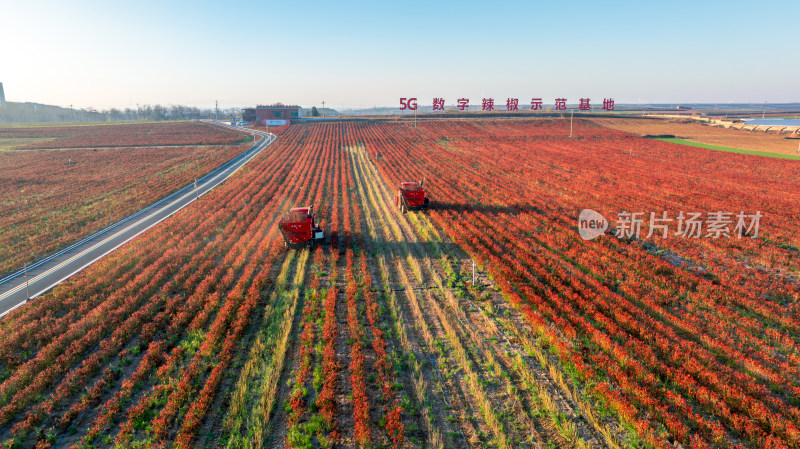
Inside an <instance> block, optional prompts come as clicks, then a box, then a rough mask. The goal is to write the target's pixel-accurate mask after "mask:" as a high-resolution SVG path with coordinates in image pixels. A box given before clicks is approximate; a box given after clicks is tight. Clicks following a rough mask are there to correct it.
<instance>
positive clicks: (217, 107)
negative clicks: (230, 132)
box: [214, 100, 219, 120]
mask: <svg viewBox="0 0 800 449" xmlns="http://www.w3.org/2000/svg"><path fill="white" fill-rule="evenodd" d="M214 118H215V119H216V120H219V101H218V100H214Z"/></svg>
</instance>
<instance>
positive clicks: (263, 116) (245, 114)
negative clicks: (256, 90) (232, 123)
mask: <svg viewBox="0 0 800 449" xmlns="http://www.w3.org/2000/svg"><path fill="white" fill-rule="evenodd" d="M298 117H300V106H297V105H283V104H274V105H271V106H264V105H258V106H256V107H255V108H246V109H245V110H244V111H242V120H244V121H246V122H248V123H254V122H260V121H264V120H292V119H296V118H298Z"/></svg>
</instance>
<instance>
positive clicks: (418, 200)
mask: <svg viewBox="0 0 800 449" xmlns="http://www.w3.org/2000/svg"><path fill="white" fill-rule="evenodd" d="M424 184H425V179H424V178H423V179H422V181H420V182H401V183H400V185H399V186H398V189H397V195H395V197H394V205H395V206H397V207H399V208H400V211H401V212H403V213H405V212H406V211H409V210H420V209H421V210H427V209H428V205H429V204H430V200H429V199H428V198H425V190H424V189H423V188H422V186H423V185H424Z"/></svg>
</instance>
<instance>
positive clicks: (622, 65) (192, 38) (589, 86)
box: [0, 0, 800, 108]
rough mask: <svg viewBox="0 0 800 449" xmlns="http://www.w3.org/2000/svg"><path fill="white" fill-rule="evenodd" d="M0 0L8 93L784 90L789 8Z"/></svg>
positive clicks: (791, 22)
mask: <svg viewBox="0 0 800 449" xmlns="http://www.w3.org/2000/svg"><path fill="white" fill-rule="evenodd" d="M655 3H656V2H651V1H641V0H640V1H614V2H599V1H573V2H568V1H564V2H556V1H552V0H551V1H546V2H540V1H521V2H502V1H499V2H498V1H492V2H489V1H481V2H472V1H453V2H429V1H396V2H381V1H369V2H368V1H359V2H355V1H353V2H349V1H300V2H293V1H288V0H286V1H280V2H276V1H258V2H256V1H253V2H250V1H238V2H227V1H215V2H205V1H193V2H188V1H136V2H109V1H71V2H63V1H51V0H36V1H34V2H22V1H11V2H3V4H2V6H1V7H0V11H2V12H1V13H0V14H1V15H0V23H1V25H0V82H3V83H4V86H5V91H6V97H7V99H8V100H9V101H36V102H41V103H47V104H57V105H62V106H66V105H69V104H73V105H75V107H87V106H93V107H95V108H109V107H127V106H135V104H136V103H137V102H138V103H141V104H145V103H150V104H155V103H161V104H187V105H193V106H201V107H213V105H214V100H219V102H220V107H233V106H237V107H238V106H245V105H252V104H255V103H271V102H275V101H281V102H284V103H295V104H300V105H302V106H307V107H310V106H312V105H319V104H320V102H321V101H322V100H325V101H326V104H327V105H328V106H330V107H334V108H338V107H359V106H362V107H370V106H373V105H378V106H396V105H397V104H398V99H399V97H410V96H416V97H419V98H420V101H421V103H423V104H430V101H431V98H433V97H444V98H445V100H446V101H447V103H448V104H451V103H455V101H456V99H458V98H461V97H467V98H469V99H470V100H471V101H472V102H473V103H479V102H480V98H482V97H492V98H495V100H496V101H497V102H498V103H499V102H500V101H502V102H503V103H504V102H505V98H507V97H518V98H520V103H524V102H529V101H530V98H531V97H542V98H543V99H544V101H545V102H551V103H552V101H553V98H556V97H565V98H567V99H568V100H569V101H570V102H577V99H578V98H579V97H589V98H591V99H592V103H595V102H602V98H603V97H613V98H614V99H615V100H616V101H617V102H618V103H623V102H625V103H627V102H631V103H639V102H651V103H652V102H662V103H677V102H712V103H715V102H719V103H724V102H763V101H769V102H789V101H800V83H799V82H798V80H799V79H800V55H799V54H798V49H797V45H798V43H800V24H798V22H797V2H796V1H785V2H778V1H773V2H769V1H767V2H752V1H751V2H738V1H661V2H658V3H657V4H655Z"/></svg>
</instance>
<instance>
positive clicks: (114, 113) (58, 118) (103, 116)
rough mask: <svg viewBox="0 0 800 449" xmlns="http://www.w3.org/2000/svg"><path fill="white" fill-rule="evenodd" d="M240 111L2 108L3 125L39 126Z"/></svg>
mask: <svg viewBox="0 0 800 449" xmlns="http://www.w3.org/2000/svg"><path fill="white" fill-rule="evenodd" d="M239 113H240V110H239V109H238V108H229V109H220V110H219V112H218V113H217V111H216V110H215V109H213V108H205V109H201V108H197V107H193V106H183V105H168V106H163V105H160V104H156V105H149V104H145V105H138V106H137V107H135V108H124V109H118V108H111V109H104V110H97V109H95V108H92V107H87V108H80V109H78V108H62V107H60V106H51V105H45V104H38V103H13V102H8V103H6V104H5V105H4V106H2V107H0V123H39V122H105V121H109V122H112V121H138V120H143V121H161V120H192V119H203V118H215V117H219V118H220V119H222V118H227V117H230V116H231V115H238V114H239Z"/></svg>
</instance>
